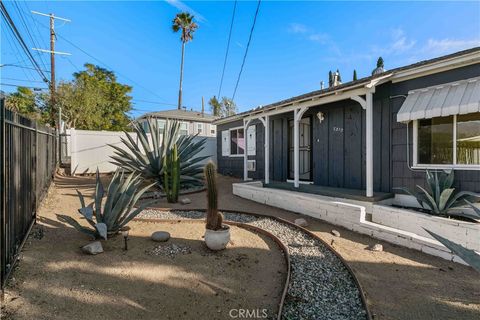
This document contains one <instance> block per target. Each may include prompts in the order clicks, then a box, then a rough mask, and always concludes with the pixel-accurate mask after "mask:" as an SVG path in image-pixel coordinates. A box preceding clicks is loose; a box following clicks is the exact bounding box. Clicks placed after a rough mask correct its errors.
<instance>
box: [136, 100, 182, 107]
mask: <svg viewBox="0 0 480 320" xmlns="http://www.w3.org/2000/svg"><path fill="white" fill-rule="evenodd" d="M133 101H136V102H144V103H152V104H162V105H167V106H174V107H177V106H178V105H177V104H173V103H167V102H161V101H149V100H140V99H134V100H133Z"/></svg>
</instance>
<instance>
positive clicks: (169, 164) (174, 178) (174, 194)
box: [163, 144, 180, 203]
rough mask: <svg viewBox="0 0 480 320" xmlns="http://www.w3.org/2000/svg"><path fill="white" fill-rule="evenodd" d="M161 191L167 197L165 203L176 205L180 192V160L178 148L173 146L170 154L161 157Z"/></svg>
mask: <svg viewBox="0 0 480 320" xmlns="http://www.w3.org/2000/svg"><path fill="white" fill-rule="evenodd" d="M163 189H164V191H165V194H166V196H167V201H168V202H170V203H176V202H177V201H178V193H179V191H180V160H179V157H178V147H177V144H174V146H173V149H172V152H169V153H167V154H166V155H165V157H163Z"/></svg>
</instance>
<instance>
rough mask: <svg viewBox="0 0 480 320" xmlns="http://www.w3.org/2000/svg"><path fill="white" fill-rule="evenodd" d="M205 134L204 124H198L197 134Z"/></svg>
mask: <svg viewBox="0 0 480 320" xmlns="http://www.w3.org/2000/svg"><path fill="white" fill-rule="evenodd" d="M202 132H203V123H197V133H198V134H201V133H202Z"/></svg>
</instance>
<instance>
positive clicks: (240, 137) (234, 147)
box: [230, 128, 245, 155]
mask: <svg viewBox="0 0 480 320" xmlns="http://www.w3.org/2000/svg"><path fill="white" fill-rule="evenodd" d="M244 153H245V137H244V134H243V128H242V129H233V130H230V154H231V155H238V154H244Z"/></svg>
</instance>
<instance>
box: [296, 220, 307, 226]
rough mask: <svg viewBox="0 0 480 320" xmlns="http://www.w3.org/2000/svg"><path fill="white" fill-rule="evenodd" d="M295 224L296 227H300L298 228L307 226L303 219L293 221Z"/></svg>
mask: <svg viewBox="0 0 480 320" xmlns="http://www.w3.org/2000/svg"><path fill="white" fill-rule="evenodd" d="M295 224H296V225H297V226H300V227H306V226H308V222H307V220H305V219H303V218H299V219H295Z"/></svg>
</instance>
